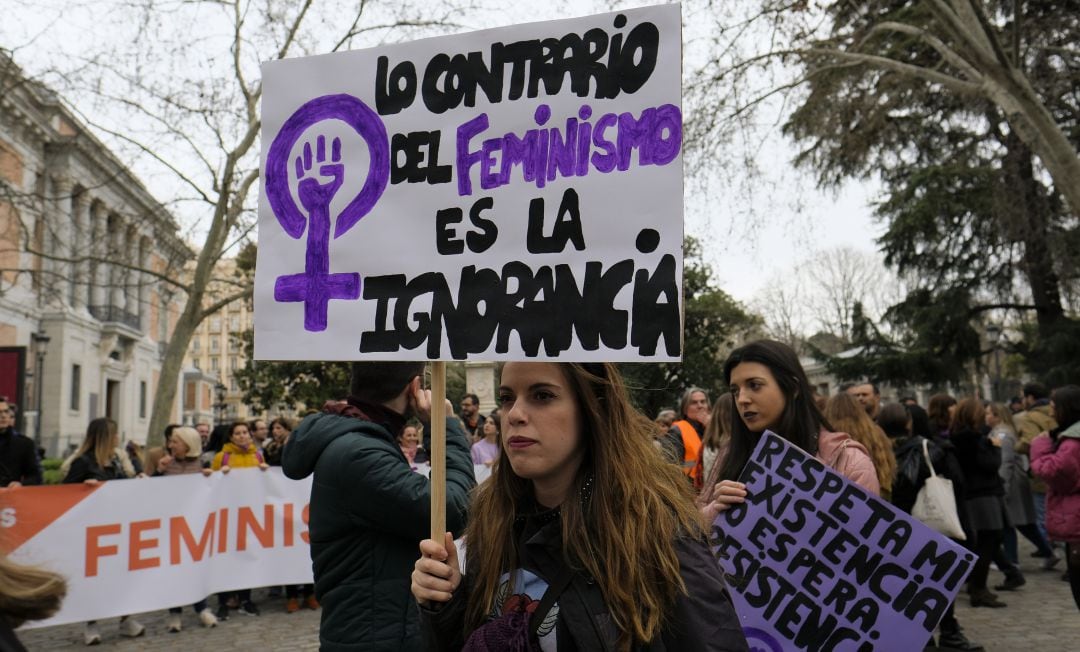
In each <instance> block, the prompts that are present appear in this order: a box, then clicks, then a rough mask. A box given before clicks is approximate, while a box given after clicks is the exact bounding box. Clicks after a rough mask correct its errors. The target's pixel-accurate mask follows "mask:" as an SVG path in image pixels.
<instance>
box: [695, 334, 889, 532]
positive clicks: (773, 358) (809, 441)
mask: <svg viewBox="0 0 1080 652" xmlns="http://www.w3.org/2000/svg"><path fill="white" fill-rule="evenodd" d="M724 377H725V379H726V380H727V383H728V386H729V387H730V389H731V393H732V395H733V396H734V397H735V416H733V417H732V420H731V439H730V444H729V445H728V448H727V452H726V453H725V455H724V458H723V459H722V460H717V461H716V465H717V466H718V467H719V472H716V477H717V479H718V480H719V482H716V483H715V484H713V483H710V484H709V485H706V486H705V488H704V490H703V491H702V493H701V496H699V497H698V506H699V508H700V509H701V513H702V515H703V516H704V517H705V519H706V522H708V523H712V522H713V521H714V520H715V519H716V516H717V515H718V514H719V513H720V512H722V511H724V510H725V509H727V508H728V507H730V506H731V505H733V504H735V503H741V502H743V501H744V500H745V498H746V485H744V484H743V483H741V482H739V481H738V477H739V474H740V473H741V472H742V469H743V467H744V466H746V462H747V461H748V460H749V459H750V454H751V453H752V452H753V451H754V447H755V446H756V445H757V442H758V439H759V438H760V437H761V433H763V432H765V431H766V430H771V431H772V432H774V433H776V434H778V435H780V436H781V437H783V438H784V439H786V440H788V441H790V442H791V443H793V444H795V445H796V446H798V447H799V448H801V449H803V450H804V451H806V452H807V453H810V454H811V455H814V456H816V457H817V458H818V460H820V461H821V462H823V463H825V464H827V465H828V466H829V467H831V468H832V469H833V470H834V471H836V472H837V473H839V474H841V475H843V476H844V477H846V478H848V479H849V480H851V481H852V482H855V483H856V484H859V485H861V486H862V487H863V488H864V489H866V490H867V491H869V492H871V493H873V494H874V495H878V494H880V486H879V485H878V479H877V473H876V472H875V470H874V463H873V462H872V461H871V460H870V455H869V454H868V453H867V451H866V448H865V447H864V446H863V445H862V444H860V443H858V442H857V441H855V440H854V439H852V438H851V437H849V436H848V435H847V434H845V433H842V432H832V427H831V426H830V425H829V423H828V421H827V420H826V419H825V416H824V415H823V414H822V413H821V410H819V409H818V407H817V405H816V404H815V403H814V400H813V391H812V390H811V389H810V382H809V381H808V380H807V379H806V372H805V371H803V368H802V365H801V364H800V363H799V357H798V356H797V355H796V354H795V351H793V350H792V349H791V347H789V346H788V345H786V344H783V343H781V342H775V341H772V340H758V341H756V342H751V343H750V344H747V345H745V346H742V347H739V348H737V349H735V350H734V351H732V352H731V355H730V356H728V359H727V362H725V363H724Z"/></svg>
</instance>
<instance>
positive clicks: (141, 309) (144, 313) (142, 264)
mask: <svg viewBox="0 0 1080 652" xmlns="http://www.w3.org/2000/svg"><path fill="white" fill-rule="evenodd" d="M150 246H151V244H150V238H148V237H146V236H142V235H140V236H139V250H138V251H139V258H138V263H139V268H140V269H142V270H145V269H149V265H150ZM135 276H136V278H137V279H138V281H139V284H138V287H137V288H136V297H137V300H136V301H135V311H134V312H135V314H136V315H138V317H139V326H140V328H141V329H142V330H143V331H146V330H147V329H148V328H150V318H149V315H150V284H151V283H152V282H153V278H151V277H150V275H149V274H147V273H146V272H145V271H139V272H137V273H136V275H135Z"/></svg>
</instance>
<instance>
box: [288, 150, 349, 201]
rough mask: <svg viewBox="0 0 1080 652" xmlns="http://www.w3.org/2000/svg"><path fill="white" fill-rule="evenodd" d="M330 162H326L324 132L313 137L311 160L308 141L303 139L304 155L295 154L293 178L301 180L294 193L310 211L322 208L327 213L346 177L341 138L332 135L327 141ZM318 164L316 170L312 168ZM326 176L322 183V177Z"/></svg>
mask: <svg viewBox="0 0 1080 652" xmlns="http://www.w3.org/2000/svg"><path fill="white" fill-rule="evenodd" d="M330 150H331V151H330V162H329V163H327V162H326V136H319V137H318V138H317V139H316V141H315V155H314V160H313V157H312V152H311V143H310V142H308V143H304V154H303V156H297V157H296V178H297V179H299V180H300V183H299V186H298V187H297V193H298V194H299V195H300V203H301V204H303V205H304V208H306V209H307V211H308V214H309V215H311V214H313V213H315V212H316V211H323V212H325V213H326V214H327V216H329V212H330V201H331V200H332V199H333V198H334V195H335V194H336V193H337V191H338V189H339V188H341V184H342V182H343V181H344V180H345V165H344V164H342V163H341V139H340V138H335V139H334V141H333V143H331V145H330ZM316 165H317V166H318V169H317V170H316V174H314V175H312V174H311V172H312V169H313V168H314V167H315V166H316ZM325 178H328V180H327V181H326V182H325V183H324V182H323V179H325Z"/></svg>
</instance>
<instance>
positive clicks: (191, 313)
mask: <svg viewBox="0 0 1080 652" xmlns="http://www.w3.org/2000/svg"><path fill="white" fill-rule="evenodd" d="M195 294H197V295H198V296H197V297H195V296H192V295H189V296H188V299H187V302H186V303H185V304H184V311H183V312H182V313H180V317H179V318H178V319H177V320H176V327H175V328H174V329H173V332H172V335H171V336H170V337H169V343H168V345H167V346H166V347H165V359H164V360H163V361H162V363H161V375H160V376H159V377H158V386H157V391H155V392H154V409H153V411H152V412H151V413H150V431H149V432H148V433H147V436H146V445H147V446H148V447H149V446H161V445H162V444H163V443H164V440H165V426H167V425H169V423H170V422H171V421H172V411H173V404H174V403H175V400H176V389H177V383H178V382H179V380H180V371H181V369H182V367H183V364H184V357H185V356H186V355H187V348H188V345H189V344H190V343H191V337H192V335H194V333H195V329H196V328H198V327H199V323H200V322H201V321H202V319H201V312H202V309H201V305H202V297H203V293H202V292H201V291H197V292H196V293H195Z"/></svg>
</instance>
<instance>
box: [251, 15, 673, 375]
mask: <svg viewBox="0 0 1080 652" xmlns="http://www.w3.org/2000/svg"><path fill="white" fill-rule="evenodd" d="M680 30H681V23H680V10H679V6H678V5H663V6H657V7H647V8H642V9H634V10H628V11H621V12H618V13H611V14H604V15H598V16H590V17H586V18H575V19H568V20H560V21H552V22H544V23H534V24H527V25H515V26H512V27H506V28H501V29H492V30H486V31H479V32H473V33H469V34H462V35H459V36H447V37H440V38H431V39H425V40H420V41H415V42H412V43H403V44H398V45H389V46H385V47H380V48H377V49H372V50H358V51H353V52H343V53H338V54H329V55H324V56H314V57H305V58H300V59H288V60H283V61H274V62H270V63H266V64H264V65H263V102H262V124H263V132H262V140H263V150H262V157H263V158H262V166H263V167H262V171H263V174H262V181H263V186H262V188H263V191H262V195H261V201H260V204H259V252H258V265H257V271H256V279H255V280H256V283H255V307H256V313H257V314H258V319H257V320H256V322H255V357H256V358H257V359H262V360H267V359H269V360H297V359H308V360H415V359H431V360H440V359H441V360H450V359H456V360H462V359H482V360H511V359H555V358H558V359H563V360H580V361H629V360H655V361H663V360H676V359H678V358H679V356H680V355H681V347H682V328H681V320H682V305H681V302H682V298H681V292H682V237H683V230H682V212H683V204H682V192H683V178H682V111H681V57H682V53H681V42H680V41H681V31H680Z"/></svg>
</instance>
